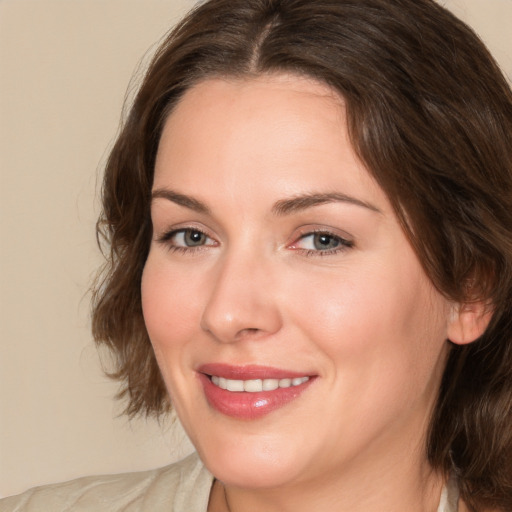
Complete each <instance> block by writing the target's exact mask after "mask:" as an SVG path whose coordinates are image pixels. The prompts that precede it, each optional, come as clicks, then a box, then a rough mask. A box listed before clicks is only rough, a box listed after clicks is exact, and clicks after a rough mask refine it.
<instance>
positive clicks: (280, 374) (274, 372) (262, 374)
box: [197, 363, 311, 380]
mask: <svg viewBox="0 0 512 512" xmlns="http://www.w3.org/2000/svg"><path fill="white" fill-rule="evenodd" d="M197 371H198V372H200V373H204V374H205V375H210V376H211V375H216V376H217V377H224V378H225V379H233V380H252V379H293V378H296V377H306V376H310V375H311V374H310V373H308V372H297V371H291V370H285V369H283V368H274V367H272V366H262V365H257V364H248V365H231V364H226V363H207V364H203V365H201V366H199V367H198V368H197Z"/></svg>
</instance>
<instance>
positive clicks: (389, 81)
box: [92, 0, 512, 511]
mask: <svg viewBox="0 0 512 512" xmlns="http://www.w3.org/2000/svg"><path fill="white" fill-rule="evenodd" d="M276 72H277V73H279V72H292V73H296V74H299V75H303V76H308V77H312V78H314V79H317V80H318V81H320V82H323V83H326V84H328V85H329V86H331V87H332V88H333V89H334V90H336V91H338V93H339V94H340V95H341V96H342V97H343V99H344V101H345V104H346V109H347V123H348V126H349V132H350V137H351V142H352V144H353V147H354V149H355V151H356V152H357V154H358V156H359V157H360V158H361V160H362V161H363V162H364V164H365V165H366V167H367V169H368V171H369V172H370V173H371V175H372V176H373V177H374V178H375V179H376V181H377V182H378V183H379V185H380V186H381V187H382V189H383V190H384V191H385V193H386V194H387V196H388V198H389V200H390V201H391V203H392V205H393V208H394V210H395V213H396V215H397V217H398V219H399V221H400V222H401V225H402V227H403V230H404V232H405V233H406V235H407V237H408V238H409V240H410V243H411V244H412V246H413V248H414V250H415V252H416V254H417V256H418V258H419V260H420V262H421V264H422V265H423V267H424V269H425V271H426V273H427V275H428V276H429V277H430V279H431V281H432V282H433V283H434V285H435V286H436V288H437V289H438V290H439V291H440V292H441V293H443V294H444V295H445V296H446V297H449V298H450V299H453V300H455V301H457V302H462V303H468V302H472V301H484V302H485V303H486V304H488V305H489V307H491V308H492V309H493V311H494V313H493V317H492V320H491V323H490V325H489V327H488V328H487V330H486V332H485V333H484V334H483V335H482V336H481V338H480V339H479V340H477V341H476V342H474V343H471V344H469V345H465V346H456V345H451V351H450V354H449V358H448V362H447V366H446V369H445V372H444V376H443V380H442V384H441V388H440V391H439V396H438V399H437V403H436V406H435V409H434V412H433V415H432V418H431V422H430V428H429V432H428V440H427V446H426V448H425V449H426V451H427V454H428V458H429V460H430V463H431V465H432V466H433V467H434V468H436V469H438V470H443V471H447V472H448V471H452V472H455V473H456V475H457V476H458V478H459V483H460V490H461V495H462V498H463V499H464V500H465V502H466V503H467V504H468V506H469V507H470V508H471V509H472V510H475V511H479V510H488V509H493V510H494V509H498V510H502V511H510V510H512V93H511V90H510V87H509V85H508V83H507V81H506V79H505V78H504V76H503V74H502V73H501V71H500V69H499V68H498V66H497V64H496V63H495V61H494V60H493V58H492V57H491V55H490V54H489V52H488V51H487V49H486V48H485V46H484V45H483V43H482V42H481V41H480V40H479V38H478V37H477V36H476V35H475V33H474V32H473V31H472V30H471V29H470V28H468V27H467V26H466V25H465V24H464V23H462V22H461V21H460V20H458V19H457V18H456V17H455V16H453V15H452V14H451V13H449V12H448V11H447V10H445V9H444V8H442V7H441V6H439V5H438V4H436V3H435V2H434V1H432V0H210V1H207V2H205V3H202V4H201V5H199V6H197V7H196V8H195V9H194V10H193V11H192V12H191V13H190V14H189V15H188V16H187V17H186V18H185V19H184V20H183V21H182V22H181V23H180V24H179V25H178V26H177V27H176V28H175V29H174V30H172V31H171V32H170V33H169V35H168V36H167V37H166V39H165V40H164V41H163V43H162V44H161V46H160V48H159V49H158V51H157V52H156V54H155V56H154V58H153V60H152V62H151V64H150V66H149V69H148V71H147V73H146V75H145V78H144V80H143V82H142V85H141V87H140V89H139V92H138V94H137V96H136V97H135V100H134V102H133V105H132V106H131V109H130V111H129V113H128V115H127V117H126V119H125V121H124V125H123V126H122V129H121V132H120V134H119V136H118V138H117V142H116V143H115V145H114V147H113V149H112V152H111V154H110V157H109V160H108V163H107V166H106V171H105V177H104V184H103V211H102V214H101V217H100V219H99V221H98V225H97V229H98V236H99V237H100V238H101V239H102V240H103V241H104V243H105V244H106V247H107V252H106V255H107V262H106V265H105V268H104V272H103V273H102V274H101V277H100V278H99V280H98V282H97V283H96V287H95V291H94V300H93V317H92V325H93V334H94V337H95V339H96V341H97V343H98V344H101V345H106V346H107V347H108V348H109V349H110V350H111V352H112V353H113V354H114V361H115V368H114V370H113V371H112V372H111V374H112V376H113V377H115V378H117V379H119V380H120V381H121V383H122V387H121V391H120V393H119V396H120V397H124V398H125V399H126V400H127V406H126V412H127V413H128V414H129V415H131V416H133V415H136V414H139V413H142V414H146V415H156V416H159V415H161V414H163V413H165V412H167V411H168V410H169V408H170V404H169V400H168V397H167V392H166V389H165V386H164V383H163V380H162V378H161V375H160V372H159V369H158V366H157V363H156V360H155V356H154V354H153V350H152V347H151V343H150V341H149V338H148V334H147V332H146V329H145V326H144V320H143V316H142V308H141V292H140V282H141V275H142V270H143V267H144V263H145V260H146V257H147V254H148V250H149V244H150V240H151V235H152V233H151V222H150V197H151V186H152V181H153V169H154V164H155V157H156V152H157V148H158V143H159V139H160V135H161V132H162V128H163V125H164V123H165V120H166V118H167V116H168V115H169V114H170V113H171V112H172V109H173V107H174V106H175V105H176V104H177V102H179V100H180V98H181V97H182V96H183V94H184V92H186V91H187V90H188V89H189V88H191V87H193V86H194V84H197V83H198V82H200V81H202V80H205V79H208V78H210V77H238V78H250V77H251V76H258V75H262V74H267V73H276Z"/></svg>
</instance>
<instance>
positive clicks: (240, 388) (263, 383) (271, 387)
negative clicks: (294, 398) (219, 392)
mask: <svg viewBox="0 0 512 512" xmlns="http://www.w3.org/2000/svg"><path fill="white" fill-rule="evenodd" d="M209 377H210V380H211V381H212V383H213V384H214V385H215V386H218V387H219V388H220V389H227V390H228V391H231V392H235V393H236V392H238V393H240V392H246V393H260V392H261V391H275V390H276V389H278V388H280V389H287V388H290V387H293V386H300V385H301V384H304V383H305V382H307V381H308V380H309V379H310V378H309V377H308V376H305V377H295V378H293V379H249V380H238V379H226V378H224V377H219V376H218V375H209Z"/></svg>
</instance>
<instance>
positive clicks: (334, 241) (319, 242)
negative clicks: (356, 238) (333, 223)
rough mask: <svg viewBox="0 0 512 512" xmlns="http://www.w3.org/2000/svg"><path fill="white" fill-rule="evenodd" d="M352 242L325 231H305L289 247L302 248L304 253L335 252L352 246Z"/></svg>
mask: <svg viewBox="0 0 512 512" xmlns="http://www.w3.org/2000/svg"><path fill="white" fill-rule="evenodd" d="M353 246H354V243H353V242H351V241H350V240H347V239H345V238H342V237H341V236H338V235H335V234H334V233H329V232H327V231H318V232H314V233H305V234H304V235H302V236H301V237H300V238H299V239H298V240H297V241H296V242H294V243H293V244H292V245H291V246H290V248H291V249H297V250H302V251H305V252H306V255H308V256H309V255H322V256H323V255H326V254H335V253H338V252H340V251H343V250H346V249H348V248H350V247H353Z"/></svg>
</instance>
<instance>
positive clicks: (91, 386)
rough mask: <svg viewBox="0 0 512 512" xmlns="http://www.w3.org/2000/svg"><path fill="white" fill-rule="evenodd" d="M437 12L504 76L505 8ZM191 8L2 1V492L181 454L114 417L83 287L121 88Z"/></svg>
mask: <svg viewBox="0 0 512 512" xmlns="http://www.w3.org/2000/svg"><path fill="white" fill-rule="evenodd" d="M445 3H446V4H447V5H449V6H450V7H451V8H453V9H454V11H455V12H457V13H458V14H459V15H460V16H461V17H463V18H465V19H466V20H467V21H469V22H470V24H472V25H473V26H474V27H475V28H476V29H477V31H478V32H479V33H480V34H481V36H482V37H483V38H484V40H486V42H487V43H488V45H489V46H490V48H491V50H492V51H493V52H494V53H495V55H496V57H497V58H498V59H499V60H500V61H501V63H502V66H503V68H504V69H505V70H506V71H507V73H508V75H509V76H512V33H511V30H510V27H511V26H512V0H452V1H447V2H445ZM192 4H193V1H192V0H167V1H163V0H102V1H100V0H97V1H95V0H10V1H8V0H0V340H1V341H0V496H2V495H8V494H12V493H16V492H19V491H22V490H23V489H25V488H27V487H30V486H33V485H37V484H42V483H47V482H52V481H58V480H64V479H69V478H73V477H76V476H80V475H85V474H91V473H105V472H118V471H128V470H137V469H144V468H148V467H154V466H158V465H164V464H166V463H168V462H169V461H171V460H173V459H175V458H177V457H179V456H180V454H181V453H182V452H185V451H187V450H189V449H190V448H189V446H188V445H187V444H186V443H185V444H183V443H182V442H181V441H182V440H183V435H182V434H180V432H179V431H178V432H174V431H172V430H171V429H170V428H169V426H168V425H166V426H163V427H161V426H159V425H156V424H154V423H145V422H142V421H138V422H133V423H131V424H129V423H128V422H127V420H125V419H124V418H116V415H117V414H118V412H119V408H118V407H116V406H115V405H113V402H112V398H111V397H112V395H113V394H114V392H115V386H114V385H113V383H111V382H109V381H108V380H107V379H106V378H105V377H103V375H102V373H101V370H100V368H99V364H98V359H97V356H96V352H95V348H94V346H93V344H92V342H91V339H90V335H89V331H88V296H87V289H88V285H89V283H90V279H91V276H92V274H93V272H94V269H95V268H96V267H97V265H98V263H99V262H100V258H99V255H98V252H97V249H96V246H95V241H94V221H95V217H96V213H97V202H96V201H95V199H94V197H95V191H96V190H97V182H98V179H99V176H100V174H101V168H102V165H103V162H104V160H105V157H106V152H107V149H108V147H109V145H110V144H111V142H112V139H113V137H114V136H115V133H116V130H117V127H118V120H119V116H120V112H121V108H122V104H123V97H124V94H125V91H126V87H127V84H128V83H129V80H130V77H131V76H132V73H133V72H134V71H135V70H136V68H137V67H138V66H139V64H140V58H141V56H142V55H143V54H144V53H145V52H146V50H148V48H150V47H152V45H153V43H154V42H155V41H157V40H158V39H159V38H160V37H161V36H162V35H163V34H164V32H165V31H166V30H167V29H168V28H169V27H170V26H171V25H172V23H173V22H174V21H175V20H176V19H177V17H179V16H180V15H181V14H183V13H184V12H185V10H186V9H187V8H189V7H191V6H192ZM153 48H154V46H153ZM141 66H142V67H143V63H142V64H141Z"/></svg>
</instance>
